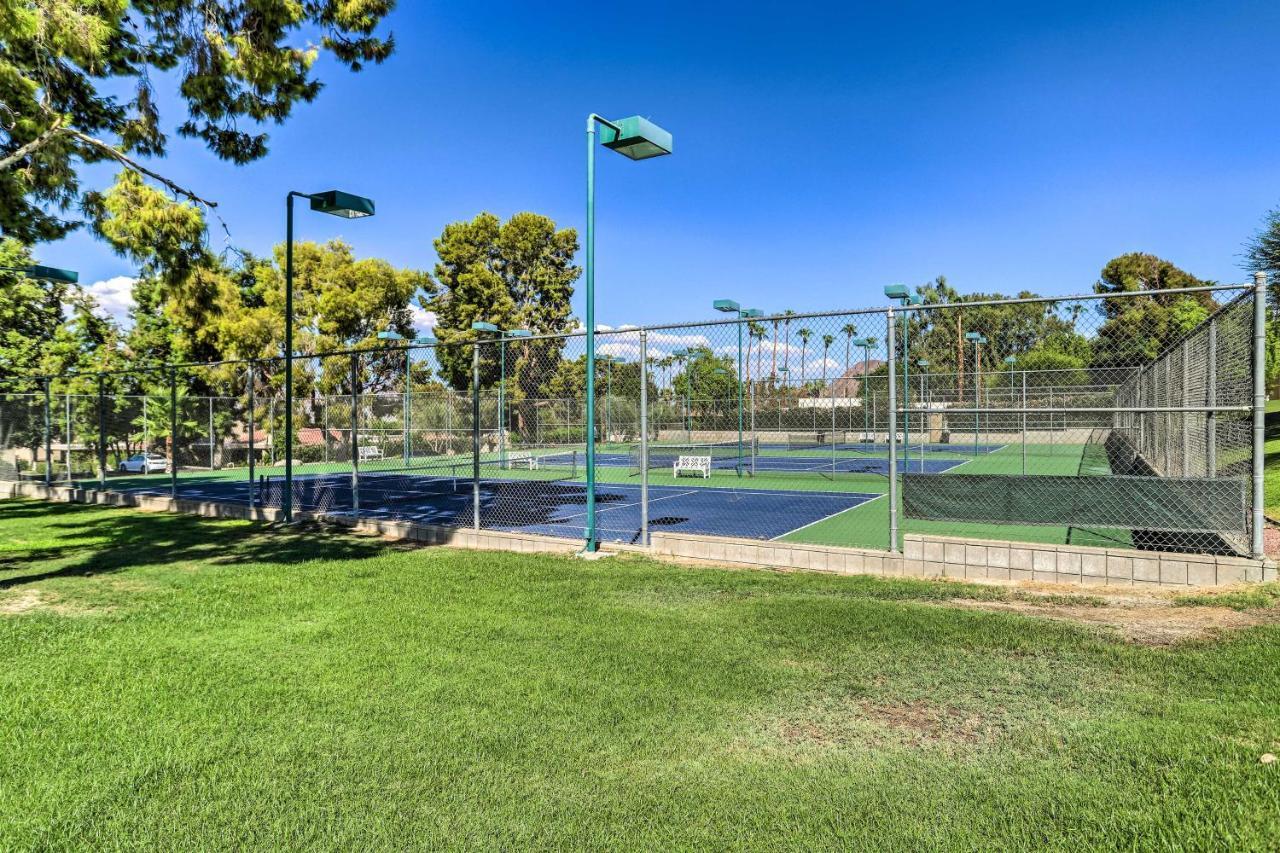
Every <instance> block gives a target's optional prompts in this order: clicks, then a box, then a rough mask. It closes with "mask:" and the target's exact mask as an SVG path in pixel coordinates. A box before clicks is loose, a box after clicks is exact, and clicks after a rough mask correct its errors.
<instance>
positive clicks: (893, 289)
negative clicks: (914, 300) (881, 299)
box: [884, 284, 911, 299]
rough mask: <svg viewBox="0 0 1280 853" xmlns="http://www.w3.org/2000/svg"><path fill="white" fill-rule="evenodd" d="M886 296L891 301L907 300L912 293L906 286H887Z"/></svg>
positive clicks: (885, 287) (885, 288)
mask: <svg viewBox="0 0 1280 853" xmlns="http://www.w3.org/2000/svg"><path fill="white" fill-rule="evenodd" d="M884 295H885V296H887V297H889V298H890V299H906V298H907V297H908V296H910V295H911V291H909V290H907V286H906V285H905V284H886V285H885V286H884Z"/></svg>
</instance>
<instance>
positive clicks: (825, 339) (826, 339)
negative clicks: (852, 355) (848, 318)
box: [822, 335, 836, 409]
mask: <svg viewBox="0 0 1280 853" xmlns="http://www.w3.org/2000/svg"><path fill="white" fill-rule="evenodd" d="M835 342H836V336H835V335H823V336H822V387H823V388H825V387H827V352H828V350H830V349H831V345H832V344H833V343H835ZM835 399H836V391H835V389H834V388H832V389H831V408H832V409H834V408H835V407H836V403H835Z"/></svg>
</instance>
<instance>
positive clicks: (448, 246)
mask: <svg viewBox="0 0 1280 853" xmlns="http://www.w3.org/2000/svg"><path fill="white" fill-rule="evenodd" d="M435 249H436V255H437V257H438V258H439V262H438V263H437V264H436V267H435V278H434V282H433V283H432V284H431V286H430V288H428V293H427V295H425V296H423V297H422V298H421V299H420V300H419V301H420V304H421V305H422V307H423V308H426V309H428V310H431V311H434V312H435V314H436V325H435V335H436V337H437V338H438V339H439V340H440V342H441V344H443V346H441V347H440V349H439V355H440V364H441V372H442V375H443V377H444V379H445V381H446V382H448V383H449V384H450V385H451V386H452V387H454V388H457V389H466V388H470V387H471V348H470V346H468V344H470V342H472V341H474V340H476V337H477V336H476V334H475V333H474V332H472V331H471V324H472V323H473V322H476V321H483V322H488V323H493V324H494V325H496V326H497V327H498V328H500V329H516V328H523V329H527V330H528V331H530V332H532V333H533V334H534V335H557V334H563V333H564V332H568V331H570V330H571V329H572V327H573V319H572V314H571V308H570V303H569V300H570V298H571V297H572V296H573V284H574V282H575V281H577V279H578V276H579V275H580V274H581V269H580V268H579V267H577V266H575V265H574V263H573V258H574V255H575V253H576V252H577V251H578V235H577V232H576V231H574V230H573V229H572V228H565V229H557V228H556V225H555V223H554V222H553V221H552V220H550V219H548V218H547V217H545V216H541V215H539V214H536V213H517V214H516V215H515V216H512V217H511V218H510V219H509V220H507V221H506V222H505V223H504V222H501V221H500V220H499V219H498V217H496V216H494V215H493V214H491V213H481V214H480V215H478V216H477V217H475V219H472V220H471V221H469V222H454V223H452V224H450V225H447V226H445V229H444V232H443V233H442V234H441V235H440V237H438V238H437V239H436V241H435ZM451 344H456V346H450V345H451ZM563 346H564V343H563V339H559V340H557V339H545V340H533V341H528V342H525V343H522V344H521V345H520V347H519V354H518V355H517V357H516V362H515V364H512V363H511V361H510V360H508V364H507V369H508V372H509V374H510V375H512V376H514V377H515V382H514V385H515V388H516V391H517V393H518V394H519V395H523V396H530V397H532V396H536V395H537V394H538V393H539V391H540V389H542V388H543V386H545V385H546V383H547V382H548V381H549V380H550V378H551V377H552V375H554V373H555V371H556V369H557V366H558V365H559V363H560V352H561V350H562V348H563ZM508 355H510V353H508ZM480 375H481V380H480V382H481V387H484V388H491V387H493V385H494V384H495V383H496V382H497V381H498V375H499V363H498V351H497V347H496V346H493V345H487V346H482V347H481V365H480Z"/></svg>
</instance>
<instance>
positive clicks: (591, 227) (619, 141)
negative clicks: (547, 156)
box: [583, 113, 674, 553]
mask: <svg viewBox="0 0 1280 853" xmlns="http://www.w3.org/2000/svg"><path fill="white" fill-rule="evenodd" d="M597 125H599V126H600V127H601V128H603V131H601V133H600V137H601V138H600V142H601V143H602V144H603V145H604V146H605V147H606V148H608V149H610V150H611V151H616V152H618V153H619V154H621V155H622V156H624V157H627V158H629V159H631V160H650V159H652V158H654V157H661V156H663V155H665V154H670V153H671V152H672V151H673V150H674V148H673V146H672V141H671V134H670V133H668V132H667V131H665V130H663V129H662V128H660V127H658V126H657V125H656V124H654V123H653V122H651V121H649V120H648V119H646V118H641V117H640V116H631V117H630V118H624V119H618V120H617V121H610V120H609V119H607V118H604V117H602V116H599V115H596V114H595V113H592V114H591V115H589V116H587V226H586V232H587V233H586V240H585V241H584V242H585V245H584V247H583V248H584V255H585V258H584V263H583V267H584V270H583V273H584V275H583V277H584V278H585V279H586V311H585V313H586V318H585V323H584V325H585V326H586V329H587V340H586V345H587V381H586V386H587V387H586V394H587V413H586V414H587V417H586V421H587V423H586V431H587V436H586V438H587V518H586V531H585V539H586V541H585V542H584V543H583V550H584V551H587V552H588V553H590V552H594V551H595V550H596V549H597V548H598V547H599V542H598V541H597V538H596V435H595V433H596V430H595V406H596V402H595V396H596V126H597Z"/></svg>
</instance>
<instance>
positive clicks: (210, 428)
mask: <svg viewBox="0 0 1280 853" xmlns="http://www.w3.org/2000/svg"><path fill="white" fill-rule="evenodd" d="M209 470H210V471H212V470H213V391H212V390H211V391H210V392H209Z"/></svg>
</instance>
